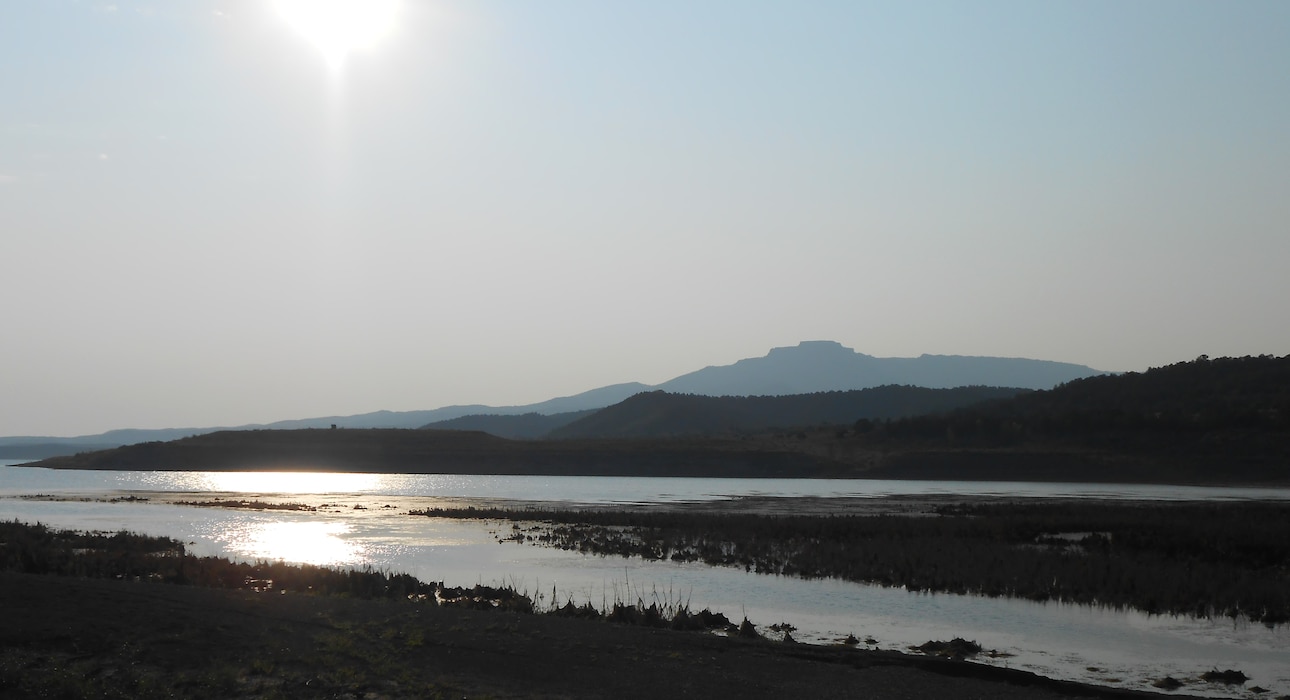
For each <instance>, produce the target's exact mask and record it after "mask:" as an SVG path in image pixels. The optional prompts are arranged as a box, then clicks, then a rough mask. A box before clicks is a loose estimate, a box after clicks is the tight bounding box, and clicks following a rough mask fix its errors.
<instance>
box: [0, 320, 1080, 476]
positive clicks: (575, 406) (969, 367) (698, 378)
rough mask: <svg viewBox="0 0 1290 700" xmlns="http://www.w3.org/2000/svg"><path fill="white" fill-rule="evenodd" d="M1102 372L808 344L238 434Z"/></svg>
mask: <svg viewBox="0 0 1290 700" xmlns="http://www.w3.org/2000/svg"><path fill="white" fill-rule="evenodd" d="M1097 374H1103V372H1099V371H1098V370H1095V369H1092V368H1090V367H1086V366H1083V365H1077V364H1071V363H1064V362H1050V361H1045V360H1031V359H1020V358H1000V357H967V356H955V355H922V356H920V357H916V358H879V357H873V356H871V355H865V354H863V353H858V352H856V351H855V350H853V349H851V348H847V347H844V346H843V345H841V344H839V343H836V342H833V341H807V342H802V343H800V344H798V345H797V346H795V347H782V348H774V349H772V350H771V351H770V352H769V353H767V354H766V355H765V356H763V357H756V358H749V359H744V360H740V361H738V362H736V363H734V364H731V365H724V366H712V367H705V368H703V369H700V370H697V371H694V372H690V373H688V374H684V375H681V376H679V377H676V378H675V379H671V380H669V381H666V382H663V383H662V384H657V385H653V386H651V385H647V384H641V383H638V382H629V383H624V384H613V385H610V386H605V387H600V388H597V389H592V390H590V391H585V392H582V393H580V394H575V395H573V396H565V397H560V398H554V399H550V400H548V401H543V402H540V403H535V404H528V405H523V406H484V405H464V406H445V407H442V408H436V409H430V410H423V411H376V412H373V413H364V414H358V415H351V416H324V417H317V418H306V419H299V420H285V421H278V422H275V423H269V424H257V425H243V426H236V429H253V428H269V429H279V430H288V429H297V428H326V427H330V426H332V425H336V426H339V427H342V428H418V427H422V426H425V425H428V424H433V423H440V422H442V421H451V420H453V419H460V418H463V417H466V416H473V415H506V416H520V415H523V414H539V415H542V416H551V415H555V414H564V413H571V412H585V411H589V410H594V409H600V408H604V407H606V406H610V405H613V404H616V403H619V402H621V401H623V400H624V399H627V398H628V397H631V396H633V395H635V394H639V393H641V392H646V391H665V392H669V393H673V394H698V395H706V396H781V395H790V394H807V393H813V392H822V391H846V390H853V389H865V388H871V387H877V386H884V385H891V384H897V385H910V386H919V387H927V388H954V387H960V386H999V387H1014V388H1022V389H1050V388H1052V387H1054V386H1056V385H1058V384H1061V383H1064V382H1068V381H1071V380H1073V379H1079V378H1082V377H1088V376H1093V375H1097ZM438 427H448V426H438ZM451 427H458V426H451ZM460 427H467V426H460ZM225 429H229V428H228V427H225V426H220V427H205V428H169V429H161V430H114V431H109V432H107V433H103V434H100V435H89V436H80V437H73V438H66V437H59V438H52V437H3V438H0V458H6V457H12V458H27V457H33V458H34V457H41V456H49V455H55V454H70V453H72V452H80V451H85V450H92V449H102V448H106V447H115V446H119V445H127V444H134V443H139V442H147V441H153V440H172V439H175V438H178V437H183V436H188V435H199V434H204V433H209V432H214V431H217V430H225Z"/></svg>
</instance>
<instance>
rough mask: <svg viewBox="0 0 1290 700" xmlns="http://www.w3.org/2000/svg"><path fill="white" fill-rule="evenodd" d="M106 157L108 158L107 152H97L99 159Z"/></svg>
mask: <svg viewBox="0 0 1290 700" xmlns="http://www.w3.org/2000/svg"><path fill="white" fill-rule="evenodd" d="M107 159H108V154H106V153H100V154H99V160H107Z"/></svg>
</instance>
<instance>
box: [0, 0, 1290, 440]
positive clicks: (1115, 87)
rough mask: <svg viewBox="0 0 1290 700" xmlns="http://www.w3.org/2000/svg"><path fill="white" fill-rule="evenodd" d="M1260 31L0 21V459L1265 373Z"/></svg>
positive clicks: (466, 19)
mask: <svg viewBox="0 0 1290 700" xmlns="http://www.w3.org/2000/svg"><path fill="white" fill-rule="evenodd" d="M1288 265H1290V3H1287V2H1284V1H1282V0H1274V1H1270V2H1255V1H1242V2H1230V3H1220V2H1187V1H1185V0H1167V1H1164V0H1162V1H1159V2H1147V1H1140V2H1129V1H1123V0H1120V1H1116V2H1097V1H1091V0H1081V1H1079V2H1057V1H1053V2H1033V0H1019V1H1017V2H990V1H981V2H962V1H956V2H944V3H934V2H875V3H865V2H855V1H847V2H793V3H789V2H749V1H747V0H741V1H738V2H734V1H730V2H725V1H720V0H710V1H705V2H701V3H694V2H671V1H669V0H651V2H639V3H636V2H630V3H629V2H616V3H606V2H593V1H591V0H587V1H584V2H574V1H568V0H544V1H542V2H522V1H516V0H510V1H505V2H504V1H501V0H472V1H470V2H466V1H464V0H442V1H439V0H401V2H400V3H399V4H398V8H397V14H396V24H395V26H394V29H393V31H392V32H391V33H390V34H389V35H388V36H386V37H385V38H384V39H383V40H382V41H381V42H379V43H377V44H376V45H374V46H372V47H370V48H367V49H365V50H355V51H352V52H351V53H350V54H349V55H347V56H346V57H345V59H344V61H343V62H342V63H340V64H339V66H335V65H332V64H330V63H329V62H328V61H327V60H326V58H325V57H324V56H323V54H322V52H321V51H319V50H318V49H317V48H316V47H315V46H313V45H312V44H310V43H309V41H308V40H307V39H306V37H305V36H304V35H302V34H301V33H300V31H298V30H297V29H296V28H294V27H292V26H291V25H289V24H288V23H287V22H286V21H285V20H284V18H283V16H282V15H281V14H279V13H278V12H277V11H276V10H275V8H274V6H273V4H272V2H270V0H164V1H163V0H154V1H152V2H135V1H133V0H115V1H113V2H97V1H89V0H82V1H76V0H14V1H12V2H5V3H3V4H2V5H0V323H2V325H0V396H2V397H3V400H2V401H0V435H16V434H55V435H67V434H80V433H92V432H99V431H102V430H107V429H111V428H119V427H149V428H151V427H177V426H206V425H228V424H241V423H247V422H265V421H272V420H278V419H286V418H300V417H306V416H315V415H328V414H350V413H360V412H365V411H371V410H378V409H391V410H409V409H421V408H434V407H438V406H442V405H447V404H454V403H476V402H479V403H491V404H521V403H529V402H533V401H539V400H543V399H546V398H550V397H552V396H557V395H568V394H572V393H576V392H579V391H583V390H586V389H590V388H593V387H596V386H601V385H605V384H611V383H617V382H624V381H642V382H647V383H655V382H661V381H664V380H666V379H670V378H672V377H673V376H676V375H678V374H681V373H684V372H687V371H690V370H693V369H697V368H700V367H703V366H705V365H711V364H728V363H730V362H734V361H735V360H738V359H740V358H743V357H749V356H756V355H762V354H764V353H765V352H766V351H767V350H768V349H769V348H771V347H774V346H783V345H793V344H796V343H797V342H798V341H800V340H807V339H830V340H837V341H839V342H841V343H843V344H845V345H847V346H849V347H853V348H855V349H856V350H858V351H860V352H864V353H868V354H871V355H878V356H915V355H918V354H921V353H935V354H965V355H1001V356H1012V357H1032V358H1039V359H1051V360H1062V361H1069V362H1078V363H1081V364H1087V365H1091V366H1093V367H1096V368H1099V369H1108V370H1142V369H1146V368H1147V367H1151V366H1158V365H1162V364H1168V363H1172V362H1177V361H1180V360H1187V359H1191V358H1194V357H1196V356H1197V355H1199V354H1202V353H1206V354H1209V355H1212V356H1219V355H1245V354H1262V353H1270V354H1276V355H1284V354H1287V353H1290V322H1288V319H1287V318H1286V316H1287V312H1286V311H1285V308H1286V303H1287V301H1286V300H1287V299H1290V274H1287V272H1286V269H1287V266H1288Z"/></svg>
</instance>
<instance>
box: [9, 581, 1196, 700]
mask: <svg viewBox="0 0 1290 700" xmlns="http://www.w3.org/2000/svg"><path fill="white" fill-rule="evenodd" d="M0 600H3V601H4V602H5V606H4V607H5V609H6V610H5V613H6V624H5V625H4V626H3V627H0V697H5V698H8V697H14V698H17V697H41V696H46V695H53V696H89V695H95V696H100V697H141V698H147V697H167V696H172V695H179V696H182V697H231V696H243V697H283V698H315V697H319V698H321V697H349V698H411V697H444V698H448V697H452V698H462V697H472V698H473V697H493V698H593V697H612V696H617V697H622V698H645V697H659V696H661V695H669V696H678V697H687V696H688V697H704V698H736V697H737V698H762V697H765V698H771V697H774V698H782V697H820V698H830V697H837V698H841V697H869V698H893V699H895V698H926V697H947V698H1002V699H1004V700H1008V699H1010V698H1038V699H1040V700H1043V699H1045V698H1059V697H1088V698H1134V697H1159V695H1158V694H1154V693H1144V692H1135V691H1126V690H1120V689H1114V688H1104V687H1093V686H1085V685H1081V684H1077V683H1071V682H1065V681H1055V680H1051V679H1047V678H1043V677H1041V676H1037V675H1034V674H1031V673H1028V672H1024V671H1015V670H1008V669H1000V668H996V667H991V666H985V665H981V664H972V663H965V662H956V661H947V660H941V659H933V658H926V657H921V656H913V655H906V654H898V653H893V652H875V651H866V650H857V649H851V648H843V647H816V646H808V645H796V644H786V643H783V642H772V641H766V640H745V639H738V638H734V637H729V638H727V637H719V636H714V635H710V634H702V633H693V632H673V631H668V630H656V629H645V628H638V627H631V626H626V625H618V624H612V623H609V622H605V621H596V620H577V619H566V618H559V617H555V616H551V615H522V614H513V613H498V612H488V611H471V610H457V609H447V608H437V607H433V606H429V605H424V604H413V603H407V602H402V601H393V602H391V601H367V600H355V599H347V598H340V597H322V596H311V595H298V594H292V595H275V594H265V593H252V592H247V591H234V590H219V589H206V588H196V587H191V586H174V585H164V584H151V583H138V582H126V581H109V580H94V579H79V578H63V577H49V576H33V575H29V574H15V573H0ZM1170 697H1186V696H1180V695H1177V694H1173V693H1171V694H1170Z"/></svg>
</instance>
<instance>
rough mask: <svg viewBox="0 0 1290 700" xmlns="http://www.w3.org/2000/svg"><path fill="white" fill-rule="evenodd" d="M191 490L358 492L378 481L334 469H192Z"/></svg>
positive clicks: (287, 492) (369, 476)
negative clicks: (225, 470)
mask: <svg viewBox="0 0 1290 700" xmlns="http://www.w3.org/2000/svg"><path fill="white" fill-rule="evenodd" d="M185 476H191V477H192V478H193V481H195V482H196V483H194V484H193V485H192V486H191V488H192V490H194V491H216V492H221V491H222V492H231V493H274V494H284V495H291V494H303V493H361V492H366V491H372V490H375V489H376V488H377V487H379V486H380V484H381V477H380V476H379V475H376V474H338V473H335V472H192V473H190V474H187V475H185Z"/></svg>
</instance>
